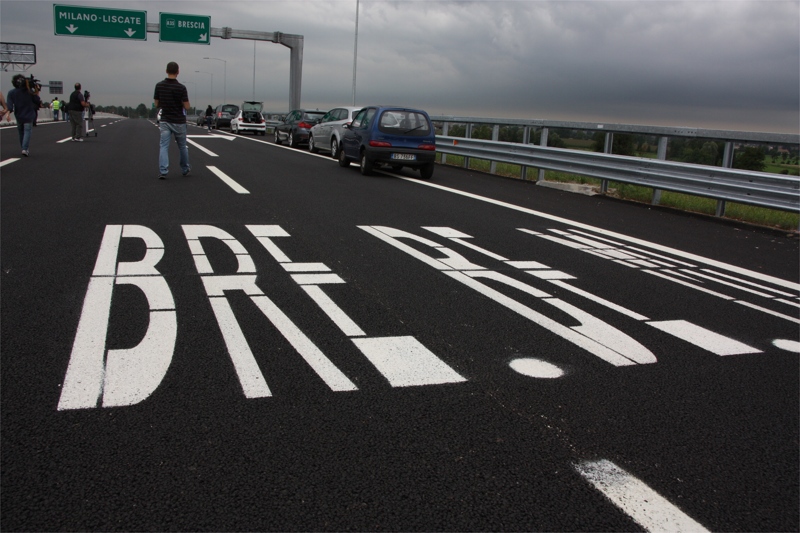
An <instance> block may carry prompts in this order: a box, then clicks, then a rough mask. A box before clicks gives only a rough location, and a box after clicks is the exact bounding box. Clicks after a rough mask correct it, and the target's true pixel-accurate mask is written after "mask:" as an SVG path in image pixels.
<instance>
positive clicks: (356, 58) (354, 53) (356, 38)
mask: <svg viewBox="0 0 800 533" xmlns="http://www.w3.org/2000/svg"><path fill="white" fill-rule="evenodd" d="M358 4H359V2H358V0H356V37H355V44H354V45H353V105H356V63H357V62H358Z"/></svg>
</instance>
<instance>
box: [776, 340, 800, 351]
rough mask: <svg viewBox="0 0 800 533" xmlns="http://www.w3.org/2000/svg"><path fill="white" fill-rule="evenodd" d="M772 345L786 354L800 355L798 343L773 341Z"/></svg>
mask: <svg viewBox="0 0 800 533" xmlns="http://www.w3.org/2000/svg"><path fill="white" fill-rule="evenodd" d="M772 345H773V346H775V347H776V348H780V349H781V350H786V351H787V352H794V353H800V342H798V341H793V340H790V339H775V340H774V341H772Z"/></svg>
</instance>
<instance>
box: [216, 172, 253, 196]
mask: <svg viewBox="0 0 800 533" xmlns="http://www.w3.org/2000/svg"><path fill="white" fill-rule="evenodd" d="M208 170H210V171H211V172H213V173H214V174H216V175H217V177H218V178H219V179H221V180H222V181H223V182H224V183H225V185H227V186H228V187H230V188H231V189H233V190H234V191H236V192H238V193H239V194H250V191H248V190H247V189H245V188H244V187H242V186H241V185H239V184H238V183H236V182H235V181H234V180H233V179H232V178H231V177H229V176H228V175H227V174H225V173H224V172H222V171H221V170H220V169H218V168H217V167H208Z"/></svg>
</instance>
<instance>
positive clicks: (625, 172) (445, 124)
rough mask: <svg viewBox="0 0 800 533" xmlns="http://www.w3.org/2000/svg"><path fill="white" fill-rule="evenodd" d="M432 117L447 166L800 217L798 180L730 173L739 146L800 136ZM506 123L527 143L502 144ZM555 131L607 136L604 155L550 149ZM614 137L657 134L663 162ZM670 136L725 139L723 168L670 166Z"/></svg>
mask: <svg viewBox="0 0 800 533" xmlns="http://www.w3.org/2000/svg"><path fill="white" fill-rule="evenodd" d="M431 119H433V120H434V122H436V123H440V124H441V125H442V131H443V135H437V140H436V150H437V152H439V153H440V154H442V160H443V162H446V158H447V155H448V154H452V155H457V156H461V157H464V158H465V159H464V165H465V166H469V159H470V158H475V159H483V160H488V161H490V162H491V172H492V173H494V172H495V169H496V164H497V163H509V164H514V165H519V166H521V167H522V178H523V179H526V171H527V167H533V168H536V169H538V171H539V173H538V181H543V180H544V173H545V170H555V171H560V172H565V173H570V174H577V175H581V176H588V177H591V178H597V179H600V180H601V192H602V193H606V192H607V191H608V183H609V182H610V181H615V182H621V183H630V184H634V185H640V186H644V187H649V188H652V190H653V196H652V202H653V204H658V203H659V202H660V197H661V191H662V190H667V191H674V192H680V193H685V194H691V195H696V196H703V197H707V198H712V199H715V200H717V209H716V215H717V216H723V215H724V213H725V205H726V204H725V203H726V202H727V201H732V202H738V203H742V204H748V205H755V206H760V207H767V208H771V209H780V210H784V211H792V212H798V213H800V177H798V176H787V175H782V174H772V173H767V172H756V171H749V170H738V169H732V168H730V167H731V166H732V163H733V152H734V142H736V143H743V144H747V143H768V144H774V145H798V144H800V135H794V134H784V133H763V132H740V131H726V130H706V129H697V128H675V127H662V126H635V125H626V124H597V123H586V122H564V121H545V120H515V119H497V118H494V119H484V118H475V117H450V116H432V117H431ZM453 124H464V125H466V126H467V128H466V135H467V137H466V138H464V137H450V136H448V135H447V133H448V129H449V126H451V125H453ZM475 124H481V125H491V126H492V127H493V131H492V139H493V140H481V139H471V138H469V136H470V135H471V129H472V127H473V126H474V125H475ZM504 125H507V126H519V127H522V128H523V142H522V143H515V142H500V141H498V140H497V139H498V137H499V129H500V127H501V126H504ZM536 128H541V136H540V144H539V145H534V144H529V142H530V133H531V131H533V130H534V129H536ZM550 128H563V129H574V130H584V131H587V130H588V131H591V130H595V131H602V132H603V133H604V134H605V152H606V153H598V152H586V151H582V150H571V149H564V148H553V147H548V146H547V137H548V130H549V129H550ZM614 133H625V134H640V135H651V136H652V135H655V136H658V137H659V142H658V159H648V158H640V157H631V156H619V155H613V154H611V153H610V152H611V146H612V145H613V135H614ZM671 137H696V138H704V139H714V140H721V141H724V142H725V150H724V154H723V158H722V159H723V161H722V164H723V166H722V167H716V166H707V165H698V164H691V163H682V162H676V161H667V160H666V152H667V143H668V140H669V138H671Z"/></svg>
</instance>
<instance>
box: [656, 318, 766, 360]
mask: <svg viewBox="0 0 800 533" xmlns="http://www.w3.org/2000/svg"><path fill="white" fill-rule="evenodd" d="M648 324H649V325H651V326H653V327H654V328H656V329H660V330H661V331H664V332H666V333H669V334H670V335H672V336H674V337H678V338H679V339H683V340H685V341H687V342H690V343H692V344H694V345H695V346H699V347H700V348H703V349H704V350H708V351H709V352H711V353H715V354H717V355H741V354H748V353H762V352H761V350H758V349H756V348H753V347H751V346H748V345H746V344H743V343H741V342H739V341H735V340H733V339H730V338H728V337H725V336H723V335H720V334H718V333H714V332H713V331H711V330H708V329H706V328H703V327H700V326H698V325H696V324H692V323H691V322H687V321H686V320H663V321H654V322H648Z"/></svg>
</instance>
